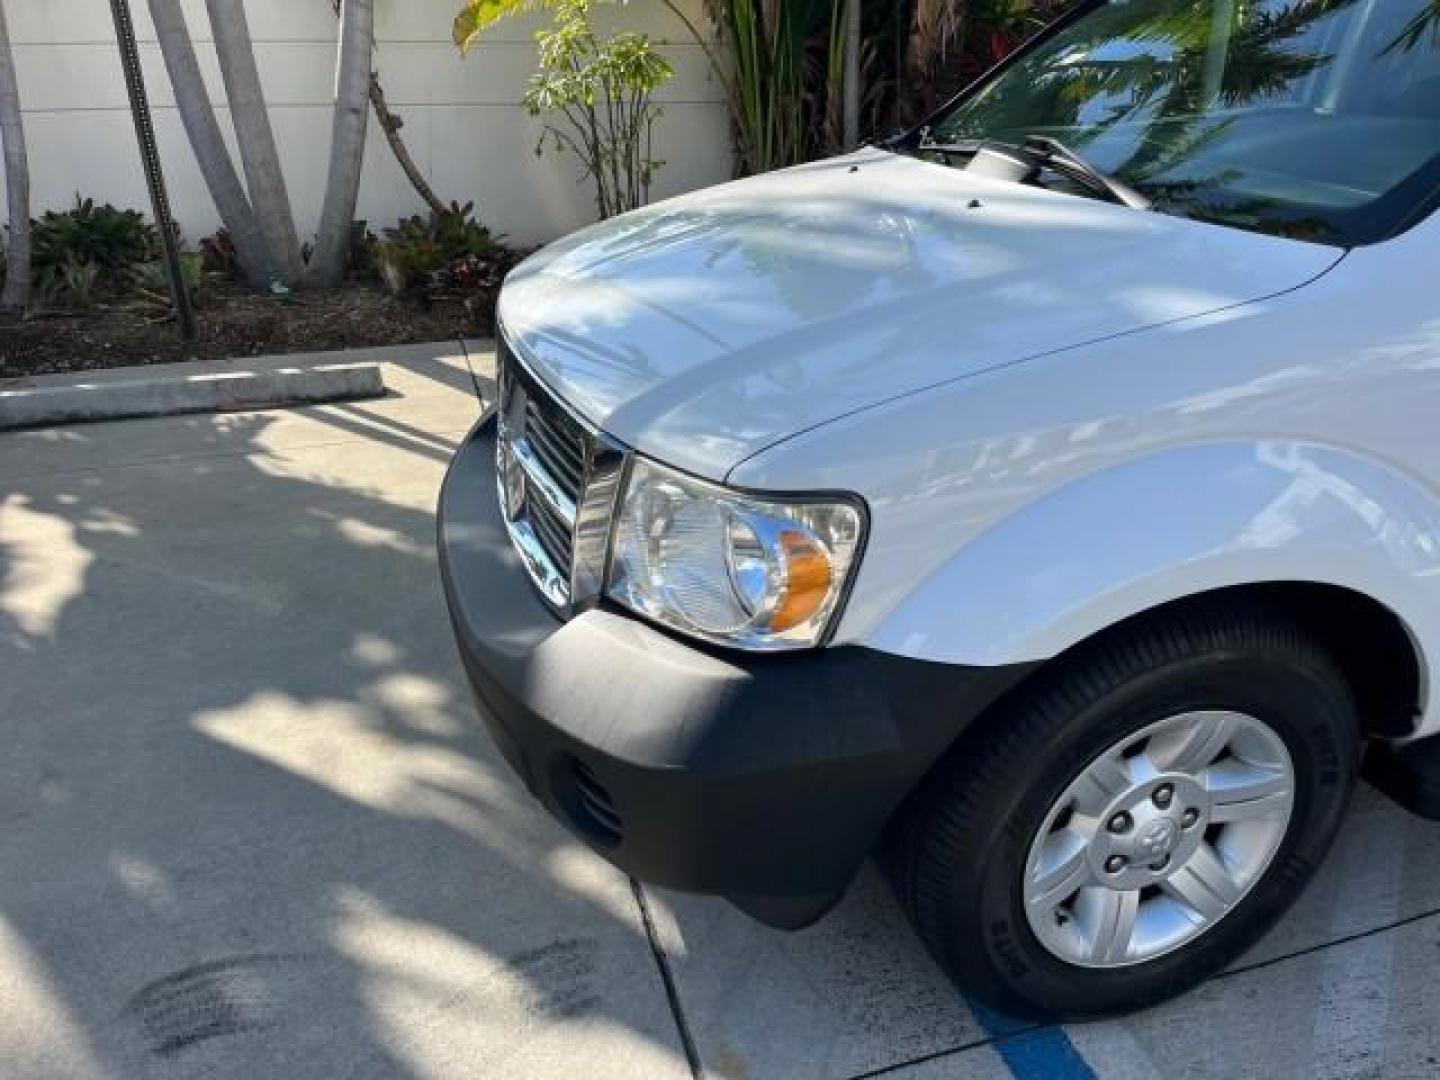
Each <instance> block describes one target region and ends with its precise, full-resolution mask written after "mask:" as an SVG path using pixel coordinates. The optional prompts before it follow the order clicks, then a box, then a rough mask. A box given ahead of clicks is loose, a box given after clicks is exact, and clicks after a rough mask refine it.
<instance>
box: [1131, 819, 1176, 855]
mask: <svg viewBox="0 0 1440 1080" xmlns="http://www.w3.org/2000/svg"><path fill="white" fill-rule="evenodd" d="M1179 841H1180V826H1179V825H1177V824H1176V823H1175V822H1174V821H1172V820H1170V819H1169V818H1157V819H1156V820H1154V821H1152V822H1150V823H1149V824H1147V825H1146V826H1145V827H1144V828H1142V829H1141V830H1140V832H1139V834H1138V835H1137V836H1136V837H1135V850H1136V851H1137V852H1139V853H1140V854H1141V855H1143V856H1145V857H1146V858H1150V859H1163V858H1165V856H1167V855H1169V854H1170V853H1171V852H1172V851H1174V850H1175V845H1176V844H1177V843H1179Z"/></svg>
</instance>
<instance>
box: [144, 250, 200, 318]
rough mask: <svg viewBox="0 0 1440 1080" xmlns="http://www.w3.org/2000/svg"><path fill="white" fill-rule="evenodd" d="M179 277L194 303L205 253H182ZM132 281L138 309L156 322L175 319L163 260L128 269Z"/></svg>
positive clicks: (168, 276)
mask: <svg viewBox="0 0 1440 1080" xmlns="http://www.w3.org/2000/svg"><path fill="white" fill-rule="evenodd" d="M180 278H181V280H182V281H183V283H184V286H185V288H186V289H187V290H188V291H189V293H190V298H191V301H192V302H193V301H194V300H195V299H196V294H197V293H198V292H199V291H200V287H201V286H202V285H203V284H204V283H205V256H204V255H202V254H200V253H197V252H184V253H182V254H181V256H180ZM131 280H132V281H133V283H134V291H135V303H136V306H137V307H138V308H140V310H142V311H144V312H146V313H147V314H149V315H150V316H151V317H153V318H154V319H155V320H156V321H157V322H158V321H167V320H169V319H173V318H175V300H174V297H172V296H171V294H170V270H169V267H167V266H166V265H165V260H164V259H155V260H152V261H150V262H144V263H140V264H139V265H138V266H136V267H134V269H133V270H132V271H131Z"/></svg>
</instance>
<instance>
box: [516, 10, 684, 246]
mask: <svg viewBox="0 0 1440 1080" xmlns="http://www.w3.org/2000/svg"><path fill="white" fill-rule="evenodd" d="M590 5H591V0H557V5H556V11H555V24H554V27H553V28H552V29H550V30H543V31H541V32H540V33H539V34H538V35H536V37H537V40H538V41H539V44H540V70H539V71H538V72H536V74H535V75H534V76H533V77H532V78H531V80H530V89H529V90H528V91H527V92H526V94H525V105H526V107H527V108H528V109H529V110H530V115H531V116H553V117H554V118H555V119H554V120H553V121H552V122H548V123H547V124H546V125H545V132H544V134H543V135H542V136H541V140H540V143H539V144H538V145H537V146H536V151H537V152H541V151H543V149H544V145H545V143H546V142H547V141H548V142H550V143H552V144H553V145H554V147H555V148H556V149H557V150H561V151H563V150H569V151H571V152H572V153H573V154H575V156H576V157H578V158H579V159H580V163H581V164H582V165H583V166H584V169H585V177H584V178H588V179H592V180H593V181H594V184H595V206H596V209H597V210H598V211H599V212H600V216H601V217H602V218H608V217H613V216H614V215H616V214H623V213H625V212H626V211H627V210H634V209H637V208H638V207H641V206H644V205H645V204H646V203H647V202H649V201H650V185H651V182H652V181H653V180H654V177H655V172H656V170H657V169H659V168H660V166H661V165H663V164H664V163H663V162H661V161H659V160H657V159H656V157H655V154H654V129H655V121H656V120H657V119H658V118H659V116H660V111H661V110H660V107H659V106H658V105H656V104H655V102H654V96H653V95H654V93H655V91H656V90H658V89H659V88H660V87H661V86H663V85H664V84H665V83H667V82H668V81H669V80H670V79H671V78H672V77H673V76H674V74H675V69H674V68H673V67H671V66H670V62H669V61H668V60H666V59H665V58H664V57H663V56H661V55H660V54H659V53H658V52H656V51H655V49H654V48H653V47H652V46H651V44H650V40H649V38H647V37H645V36H644V35H643V34H630V33H625V34H617V35H615V36H614V37H611V38H607V39H605V40H603V41H602V40H600V39H599V38H597V37H596V36H595V27H594V25H593V24H592V23H591V21H590Z"/></svg>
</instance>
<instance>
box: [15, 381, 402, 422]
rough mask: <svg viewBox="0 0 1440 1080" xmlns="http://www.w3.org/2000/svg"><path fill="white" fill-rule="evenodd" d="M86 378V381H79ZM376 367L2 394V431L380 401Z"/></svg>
mask: <svg viewBox="0 0 1440 1080" xmlns="http://www.w3.org/2000/svg"><path fill="white" fill-rule="evenodd" d="M82 378H83V376H82ZM384 394H385V380H384V378H383V377H382V375H381V372H380V367H379V366H378V365H376V364H319V365H314V366H309V367H277V368H260V369H255V370H248V371H223V372H205V373H203V374H194V375H170V376H168V377H165V376H159V377H152V378H142V379H126V380H115V379H96V380H93V381H90V382H75V383H69V384H66V385H49V386H28V387H27V386H22V387H17V388H15V389H12V390H5V389H0V431H15V430H19V429H21V428H35V427H49V426H52V425H56V424H75V423H85V422H93V421H99V420H130V419H137V418H140V417H147V416H175V415H179V414H181V413H201V412H238V411H241V410H250V409H273V408H281V407H285V406H293V405H316V404H320V403H322V402H327V401H360V400H364V399H367V398H377V397H383V396H384Z"/></svg>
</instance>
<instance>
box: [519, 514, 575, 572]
mask: <svg viewBox="0 0 1440 1080" xmlns="http://www.w3.org/2000/svg"><path fill="white" fill-rule="evenodd" d="M529 514H530V524H531V525H532V526H533V527H534V529H535V536H536V538H537V539H538V540H539V541H540V546H541V547H543V548H544V549H545V554H547V555H549V556H550V558H551V560H552V561H553V562H554V563H555V565H556V566H558V567H568V566H569V565H570V562H571V560H572V559H573V558H574V538H573V537H572V536H571V534H570V531H569V530H568V529H567V528H566V527H565V523H564V522H562V521H561V520H560V518H559V517H558V516H557V515H556V514H555V512H554V511H553V510H551V509H550V507H548V506H546V505H545V504H544V503H542V502H537V503H534V504H532V505H531V507H530V511H529Z"/></svg>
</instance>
